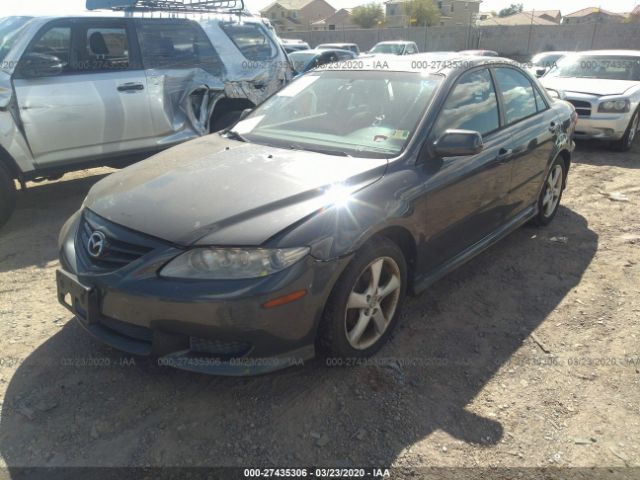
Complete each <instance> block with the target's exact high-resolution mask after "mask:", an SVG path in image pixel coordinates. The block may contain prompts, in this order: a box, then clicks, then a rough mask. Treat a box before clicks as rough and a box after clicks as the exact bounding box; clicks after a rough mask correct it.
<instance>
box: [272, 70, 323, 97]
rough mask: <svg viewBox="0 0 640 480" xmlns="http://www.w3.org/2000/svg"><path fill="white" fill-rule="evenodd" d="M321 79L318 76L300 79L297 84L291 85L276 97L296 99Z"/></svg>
mask: <svg viewBox="0 0 640 480" xmlns="http://www.w3.org/2000/svg"><path fill="white" fill-rule="evenodd" d="M319 78H320V77H319V76H318V75H312V76H308V77H300V78H299V79H297V80H296V81H295V82H293V83H291V84H290V85H289V86H288V87H286V88H283V89H282V90H280V91H279V92H278V93H277V94H276V96H278V97H295V96H296V95H298V94H299V93H300V92H301V91H303V90H304V89H305V88H307V87H308V86H310V85H313V83H314V82H316V81H317V80H318V79H319Z"/></svg>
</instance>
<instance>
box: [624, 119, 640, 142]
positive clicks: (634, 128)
mask: <svg viewBox="0 0 640 480" xmlns="http://www.w3.org/2000/svg"><path fill="white" fill-rule="evenodd" d="M639 127H640V113H636V115H635V116H634V117H633V120H631V130H629V138H628V140H627V142H628V145H629V146H631V145H633V141H634V140H635V139H636V133H638V128H639Z"/></svg>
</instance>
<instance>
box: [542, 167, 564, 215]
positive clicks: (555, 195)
mask: <svg viewBox="0 0 640 480" xmlns="http://www.w3.org/2000/svg"><path fill="white" fill-rule="evenodd" d="M561 194H562V167H561V166H560V165H555V166H554V167H553V168H552V169H551V171H550V172H549V176H548V177H547V183H546V186H545V193H544V197H542V211H543V213H544V216H545V217H550V216H551V215H553V212H554V211H555V209H556V207H557V206H558V202H559V201H560V195H561Z"/></svg>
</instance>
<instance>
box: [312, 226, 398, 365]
mask: <svg viewBox="0 0 640 480" xmlns="http://www.w3.org/2000/svg"><path fill="white" fill-rule="evenodd" d="M406 283H407V265H406V261H405V258H404V256H403V254H402V251H401V250H400V248H399V247H398V246H397V245H396V244H395V243H393V242H392V241H390V240H387V239H385V238H377V239H374V240H372V241H370V242H368V243H367V244H366V245H364V246H363V247H362V249H361V250H360V251H359V252H358V253H357V254H356V256H355V258H354V259H353V261H352V262H351V264H350V265H349V266H348V267H347V269H346V270H345V272H344V273H343V274H342V276H341V277H340V280H338V282H337V283H336V285H335V287H334V289H333V293H332V294H331V297H330V298H329V301H328V302H327V305H326V307H325V312H324V316H323V319H322V323H321V325H320V330H319V336H318V340H319V347H320V350H321V351H322V352H323V353H324V354H325V355H326V356H334V357H342V358H344V357H368V356H370V355H372V354H374V353H375V352H376V351H378V350H379V349H380V347H382V345H384V343H385V342H386V341H387V339H388V337H389V335H390V333H391V331H392V329H393V327H394V326H395V324H396V322H397V319H398V315H399V311H400V307H401V306H402V302H403V300H404V297H405V293H406Z"/></svg>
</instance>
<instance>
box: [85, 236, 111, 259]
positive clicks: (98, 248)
mask: <svg viewBox="0 0 640 480" xmlns="http://www.w3.org/2000/svg"><path fill="white" fill-rule="evenodd" d="M106 247H107V237H105V236H104V233H102V232H93V233H92V234H91V236H90V237H89V241H88V242H87V250H88V251H89V255H91V256H92V257H93V258H98V257H101V256H102V254H103V253H104V251H105V249H106Z"/></svg>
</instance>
